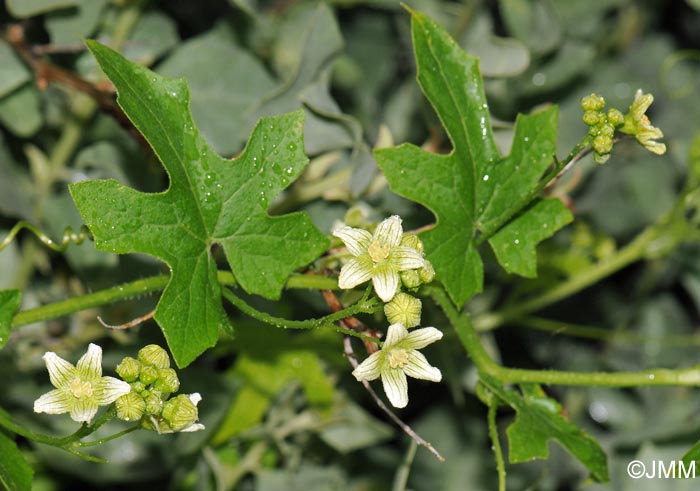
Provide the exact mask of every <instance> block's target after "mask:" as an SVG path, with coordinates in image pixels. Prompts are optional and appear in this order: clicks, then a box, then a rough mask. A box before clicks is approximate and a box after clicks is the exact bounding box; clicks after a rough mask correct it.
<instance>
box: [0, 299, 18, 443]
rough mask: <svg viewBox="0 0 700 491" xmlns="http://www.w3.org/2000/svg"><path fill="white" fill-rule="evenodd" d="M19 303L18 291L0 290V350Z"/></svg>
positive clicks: (7, 336)
mask: <svg viewBox="0 0 700 491" xmlns="http://www.w3.org/2000/svg"><path fill="white" fill-rule="evenodd" d="M21 301H22V293H21V292H20V291H19V290H0V349H2V348H3V347H4V346H5V343H7V339H8V338H9V337H10V330H11V329H12V318H13V317H14V316H15V312H17V309H18V308H19V305H20V302H21ZM0 455H2V454H0Z"/></svg>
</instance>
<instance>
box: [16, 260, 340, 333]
mask: <svg viewBox="0 0 700 491" xmlns="http://www.w3.org/2000/svg"><path fill="white" fill-rule="evenodd" d="M169 279H170V276H169V275H157V276H151V277H150V278H143V279H140V280H135V281H131V282H129V283H124V284H122V285H119V286H115V287H112V288H107V289H106V290H100V291H98V292H94V293H88V294H86V295H80V296H77V297H72V298H69V299H66V300H61V301H59V302H54V303H51V304H47V305H42V306H41V307H35V308H33V309H28V310H24V311H21V312H18V313H17V314H16V315H15V316H14V317H13V318H12V327H13V328H16V327H20V326H25V325H27V324H33V323H35V322H41V321H45V320H49V319H54V318H56V317H62V316H64V315H69V314H74V313H76V312H80V311H82V310H87V309H91V308H95V307H100V306H103V305H108V304H112V303H115V302H119V301H122V300H127V299H129V298H133V297H137V296H140V295H147V294H149V293H153V292H156V291H160V290H162V289H163V288H165V286H166V285H167V284H168V281H169ZM218 280H219V283H220V284H222V285H235V284H236V280H235V278H234V276H233V274H232V273H231V272H230V271H219V272H218ZM285 288H288V289H326V290H329V289H330V290H335V289H337V288H338V281H337V280H336V279H335V278H330V277H327V276H319V275H301V274H295V275H292V276H290V277H289V280H287V284H286V285H285Z"/></svg>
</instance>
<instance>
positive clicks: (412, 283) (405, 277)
mask: <svg viewBox="0 0 700 491" xmlns="http://www.w3.org/2000/svg"><path fill="white" fill-rule="evenodd" d="M399 276H400V277H401V283H403V286H405V287H406V288H418V287H419V286H420V276H419V275H418V270H416V269H407V270H406V271H401V272H400V273H399Z"/></svg>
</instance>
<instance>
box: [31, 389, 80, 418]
mask: <svg viewBox="0 0 700 491" xmlns="http://www.w3.org/2000/svg"><path fill="white" fill-rule="evenodd" d="M74 400H75V398H74V397H73V396H72V395H71V393H70V392H69V391H68V390H65V389H55V390H52V391H51V392H47V393H46V394H44V395H42V396H41V397H39V398H38V399H37V400H36V401H34V412H35V413H46V414H63V413H67V412H68V411H70V409H71V406H72V404H73V401H74Z"/></svg>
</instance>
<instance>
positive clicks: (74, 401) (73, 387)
mask: <svg viewBox="0 0 700 491" xmlns="http://www.w3.org/2000/svg"><path fill="white" fill-rule="evenodd" d="M44 361H45V362H46V368H48V370H49V378H50V379H51V384H52V385H53V386H54V387H56V389H54V390H52V391H51V392H48V393H46V394H44V395H42V396H41V397H39V398H38V399H37V400H36V401H34V412H37V413H48V414H62V413H68V412H69V413H70V417H71V419H73V420H74V421H77V422H79V423H89V422H90V421H91V420H92V418H93V417H94V416H95V414H96V413H97V408H98V406H105V405H107V404H111V403H113V402H114V401H115V400H117V398H119V397H121V396H123V395H124V394H127V393H129V391H130V390H131V386H130V385H129V384H128V383H126V382H124V381H123V380H119V379H117V378H114V377H103V376H102V348H100V347H99V346H97V345H96V344H92V343H90V346H89V347H88V350H87V353H85V354H84V355H83V356H82V357H81V358H80V360H78V363H77V364H76V365H75V366H73V365H72V364H71V363H69V362H67V361H66V360H64V359H63V358H61V357H59V356H58V355H57V354H56V353H54V352H52V351H49V352H47V353H46V354H45V355H44Z"/></svg>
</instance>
